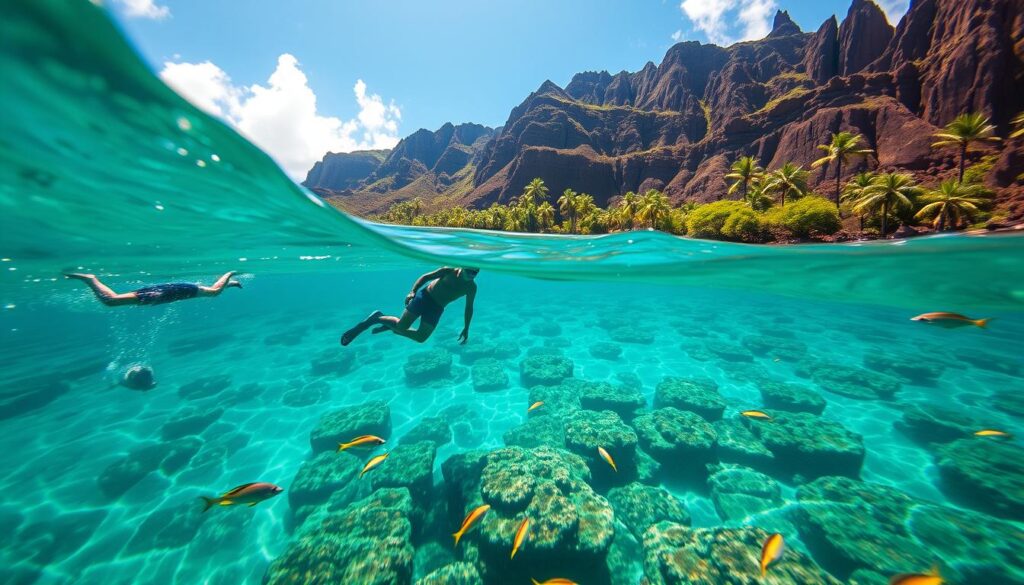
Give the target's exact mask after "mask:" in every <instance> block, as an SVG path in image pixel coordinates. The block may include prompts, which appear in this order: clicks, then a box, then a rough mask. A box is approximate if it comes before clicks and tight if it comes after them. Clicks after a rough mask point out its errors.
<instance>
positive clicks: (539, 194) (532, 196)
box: [519, 177, 548, 206]
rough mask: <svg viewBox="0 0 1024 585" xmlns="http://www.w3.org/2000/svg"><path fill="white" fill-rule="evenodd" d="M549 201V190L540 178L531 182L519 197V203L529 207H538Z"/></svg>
mask: <svg viewBox="0 0 1024 585" xmlns="http://www.w3.org/2000/svg"><path fill="white" fill-rule="evenodd" d="M547 199H548V188H547V186H546V185H545V184H544V180H543V179H541V178H540V177H537V178H536V179H534V180H532V181H530V182H529V184H527V185H526V188H525V189H523V194H522V196H520V197H519V201H520V202H521V203H523V204H524V205H527V206H530V205H538V204H540V202H541V201H547Z"/></svg>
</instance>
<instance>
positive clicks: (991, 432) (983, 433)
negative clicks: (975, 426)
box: [974, 429, 1013, 439]
mask: <svg viewBox="0 0 1024 585" xmlns="http://www.w3.org/2000/svg"><path fill="white" fill-rule="evenodd" d="M974 436H976V437H1003V438H1006V439H1009V438H1011V437H1013V435H1011V434H1010V433H1008V432H1006V431H1000V430H997V429H982V430H980V431H977V432H975V433H974Z"/></svg>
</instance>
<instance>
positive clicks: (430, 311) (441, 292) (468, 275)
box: [341, 266, 480, 345]
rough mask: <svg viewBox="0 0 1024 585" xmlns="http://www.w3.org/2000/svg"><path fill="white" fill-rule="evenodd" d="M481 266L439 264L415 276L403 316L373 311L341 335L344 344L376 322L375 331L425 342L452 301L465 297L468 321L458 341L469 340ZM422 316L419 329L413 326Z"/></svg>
mask: <svg viewBox="0 0 1024 585" xmlns="http://www.w3.org/2000/svg"><path fill="white" fill-rule="evenodd" d="M479 273H480V269H479V268H449V267H447V266H446V267H443V268H438V269H437V270H435V271H433V272H428V273H426V274H424V275H423V276H421V277H419V278H418V279H416V282H415V283H413V285H412V291H410V292H409V294H407V295H405V311H404V312H403V313H402V316H401V317H389V316H386V315H384V313H382V312H381V311H374V312H373V313H371V314H370V316H369V317H367V318H366V319H364V320H363V321H362V322H360V323H359V324H357V325H356V326H355V327H353V328H352V329H349V330H348V331H346V332H345V333H344V334H343V335H342V336H341V344H342V345H348V344H350V343H352V340H353V339H355V338H356V337H357V336H358V335H359V334H360V333H362V332H363V331H366V330H367V329H369V328H370V327H373V326H374V325H376V326H377V327H376V328H375V329H374V330H373V332H374V333H375V334H376V333H384V332H385V331H391V332H393V333H395V334H396V335H401V336H402V337H408V338H409V339H411V340H413V341H416V342H419V343H423V342H424V341H426V340H427V339H429V338H430V335H431V334H432V333H433V332H434V328H435V327H437V323H438V321H440V320H441V314H442V313H444V309H445V307H446V306H448V305H449V304H451V303H453V302H455V301H457V300H458V299H460V298H462V297H466V312H465V325H464V326H463V328H462V333H460V334H459V343H463V344H464V343H466V341H468V340H469V323H470V321H472V320H473V301H474V300H475V299H476V282H475V279H476V275H477V274H479ZM417 319H419V321H420V324H419V327H417V328H416V329H411V327H412V325H413V323H415V322H416V320H417Z"/></svg>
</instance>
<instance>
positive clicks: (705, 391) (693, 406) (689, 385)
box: [654, 378, 725, 421]
mask: <svg viewBox="0 0 1024 585" xmlns="http://www.w3.org/2000/svg"><path fill="white" fill-rule="evenodd" d="M669 406H670V407H673V408H678V409H679V410H686V411H690V412H695V413H697V414H699V415H700V416H701V417H702V418H704V419H706V420H709V421H715V420H718V419H720V418H722V412H724V411H725V400H723V399H722V397H721V395H719V394H718V384H716V383H715V381H714V380H711V379H707V378H665V379H664V380H662V381H661V382H660V383H659V384H658V387H657V388H656V389H655V391H654V408H665V407H669Z"/></svg>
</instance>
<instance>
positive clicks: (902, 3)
mask: <svg viewBox="0 0 1024 585" xmlns="http://www.w3.org/2000/svg"><path fill="white" fill-rule="evenodd" d="M878 5H879V6H880V7H881V8H882V10H883V11H885V15H886V16H888V17H889V22H890V23H892V25H893V26H896V25H897V24H899V22H900V19H901V18H903V15H904V14H906V13H907V10H908V9H909V8H910V0H879V1H878Z"/></svg>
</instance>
